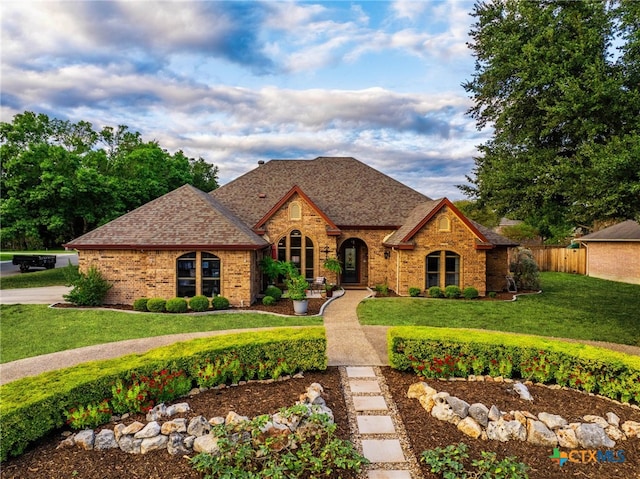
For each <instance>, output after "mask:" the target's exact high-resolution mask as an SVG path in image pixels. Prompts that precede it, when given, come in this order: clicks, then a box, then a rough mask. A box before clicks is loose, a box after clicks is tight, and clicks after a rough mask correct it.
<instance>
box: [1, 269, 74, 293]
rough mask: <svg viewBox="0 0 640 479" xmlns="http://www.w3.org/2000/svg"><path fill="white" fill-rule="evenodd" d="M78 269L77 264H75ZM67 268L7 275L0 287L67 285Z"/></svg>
mask: <svg viewBox="0 0 640 479" xmlns="http://www.w3.org/2000/svg"><path fill="white" fill-rule="evenodd" d="M73 268H75V269H76V270H77V268H78V267H77V266H73ZM65 269H66V268H55V269H45V270H42V271H29V272H27V273H20V274H16V275H13V276H7V277H4V278H2V281H0V289H13V288H40V287H43V286H65V285H66V281H65V276H64V271H65Z"/></svg>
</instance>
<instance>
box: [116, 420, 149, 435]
mask: <svg viewBox="0 0 640 479" xmlns="http://www.w3.org/2000/svg"><path fill="white" fill-rule="evenodd" d="M143 427H144V424H142V423H141V422H138V421H135V422H132V423H131V424H129V425H128V426H126V427H125V428H124V429H122V430H121V431H120V434H122V435H123V436H126V435H128V434H135V433H137V432H138V431H141V430H142V428H143Z"/></svg>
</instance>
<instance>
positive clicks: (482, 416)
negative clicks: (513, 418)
mask: <svg viewBox="0 0 640 479" xmlns="http://www.w3.org/2000/svg"><path fill="white" fill-rule="evenodd" d="M469 416H471V417H472V418H473V419H475V420H476V421H477V422H478V423H479V424H480V425H481V426H484V427H487V423H488V422H489V417H488V416H489V408H487V406H485V405H484V404H482V403H479V402H477V403H475V404H472V405H471V406H469Z"/></svg>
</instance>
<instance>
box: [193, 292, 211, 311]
mask: <svg viewBox="0 0 640 479" xmlns="http://www.w3.org/2000/svg"><path fill="white" fill-rule="evenodd" d="M189 307H190V308H191V310H192V311H196V312H199V313H200V312H202V311H206V310H208V309H209V298H207V297H206V296H194V297H193V298H191V299H190V300H189Z"/></svg>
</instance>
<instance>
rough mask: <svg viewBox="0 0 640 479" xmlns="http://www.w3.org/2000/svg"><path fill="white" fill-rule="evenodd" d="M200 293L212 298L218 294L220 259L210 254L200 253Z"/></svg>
mask: <svg viewBox="0 0 640 479" xmlns="http://www.w3.org/2000/svg"><path fill="white" fill-rule="evenodd" d="M201 264H202V292H201V294H203V295H204V296H207V297H213V296H215V295H217V294H220V258H218V257H217V256H216V255H214V254H211V253H206V252H205V253H202V259H201Z"/></svg>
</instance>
